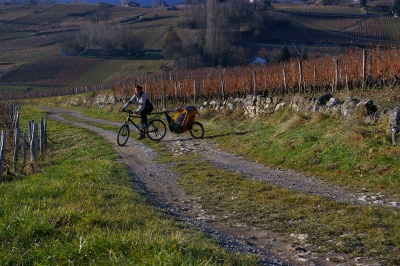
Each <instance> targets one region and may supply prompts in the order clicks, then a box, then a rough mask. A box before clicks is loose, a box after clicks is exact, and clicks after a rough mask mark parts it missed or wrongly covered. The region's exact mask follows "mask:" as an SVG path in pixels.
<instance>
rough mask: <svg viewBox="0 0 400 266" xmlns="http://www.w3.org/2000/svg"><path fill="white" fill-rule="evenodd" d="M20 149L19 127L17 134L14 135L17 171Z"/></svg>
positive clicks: (16, 130) (14, 166)
mask: <svg viewBox="0 0 400 266" xmlns="http://www.w3.org/2000/svg"><path fill="white" fill-rule="evenodd" d="M18 151H19V128H16V129H15V135H14V165H13V169H14V171H15V169H16V165H17V161H18Z"/></svg>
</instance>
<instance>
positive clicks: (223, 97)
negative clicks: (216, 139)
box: [221, 77, 225, 100]
mask: <svg viewBox="0 0 400 266" xmlns="http://www.w3.org/2000/svg"><path fill="white" fill-rule="evenodd" d="M221 94H222V100H225V79H224V77H221Z"/></svg>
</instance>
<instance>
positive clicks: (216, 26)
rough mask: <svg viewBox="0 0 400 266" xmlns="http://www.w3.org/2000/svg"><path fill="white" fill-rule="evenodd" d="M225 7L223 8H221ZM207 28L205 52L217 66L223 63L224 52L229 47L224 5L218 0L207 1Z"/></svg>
mask: <svg viewBox="0 0 400 266" xmlns="http://www.w3.org/2000/svg"><path fill="white" fill-rule="evenodd" d="M223 7H225V8H223ZM206 9H207V28H206V39H205V52H206V54H207V55H208V56H209V57H210V59H211V60H213V61H214V64H215V65H219V64H221V63H222V61H223V57H224V54H225V52H226V51H227V47H228V45H229V40H228V38H227V37H228V32H227V29H228V28H229V27H228V20H227V15H226V3H225V2H221V1H219V0H209V1H207V4H206Z"/></svg>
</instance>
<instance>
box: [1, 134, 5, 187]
mask: <svg viewBox="0 0 400 266" xmlns="http://www.w3.org/2000/svg"><path fill="white" fill-rule="evenodd" d="M5 151H6V134H5V133H4V130H2V131H1V139H0V180H1V179H2V178H1V177H2V174H3V160H4V154H5Z"/></svg>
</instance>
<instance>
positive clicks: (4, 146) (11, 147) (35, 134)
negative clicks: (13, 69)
mask: <svg viewBox="0 0 400 266" xmlns="http://www.w3.org/2000/svg"><path fill="white" fill-rule="evenodd" d="M0 109H1V111H2V113H3V114H4V115H3V116H2V117H1V120H0V127H1V135H0V181H7V180H11V179H12V177H13V176H20V175H22V174H23V173H24V169H25V167H26V166H27V165H29V164H30V163H33V164H35V163H36V162H37V160H38V156H39V154H40V153H42V152H44V150H45V148H46V146H47V129H46V124H47V117H46V118H40V120H39V121H38V123H35V121H34V120H31V121H29V122H28V130H27V131H26V130H25V131H23V130H21V128H20V125H19V124H20V123H19V116H20V106H19V105H16V104H13V103H5V104H4V103H3V104H0Z"/></svg>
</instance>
